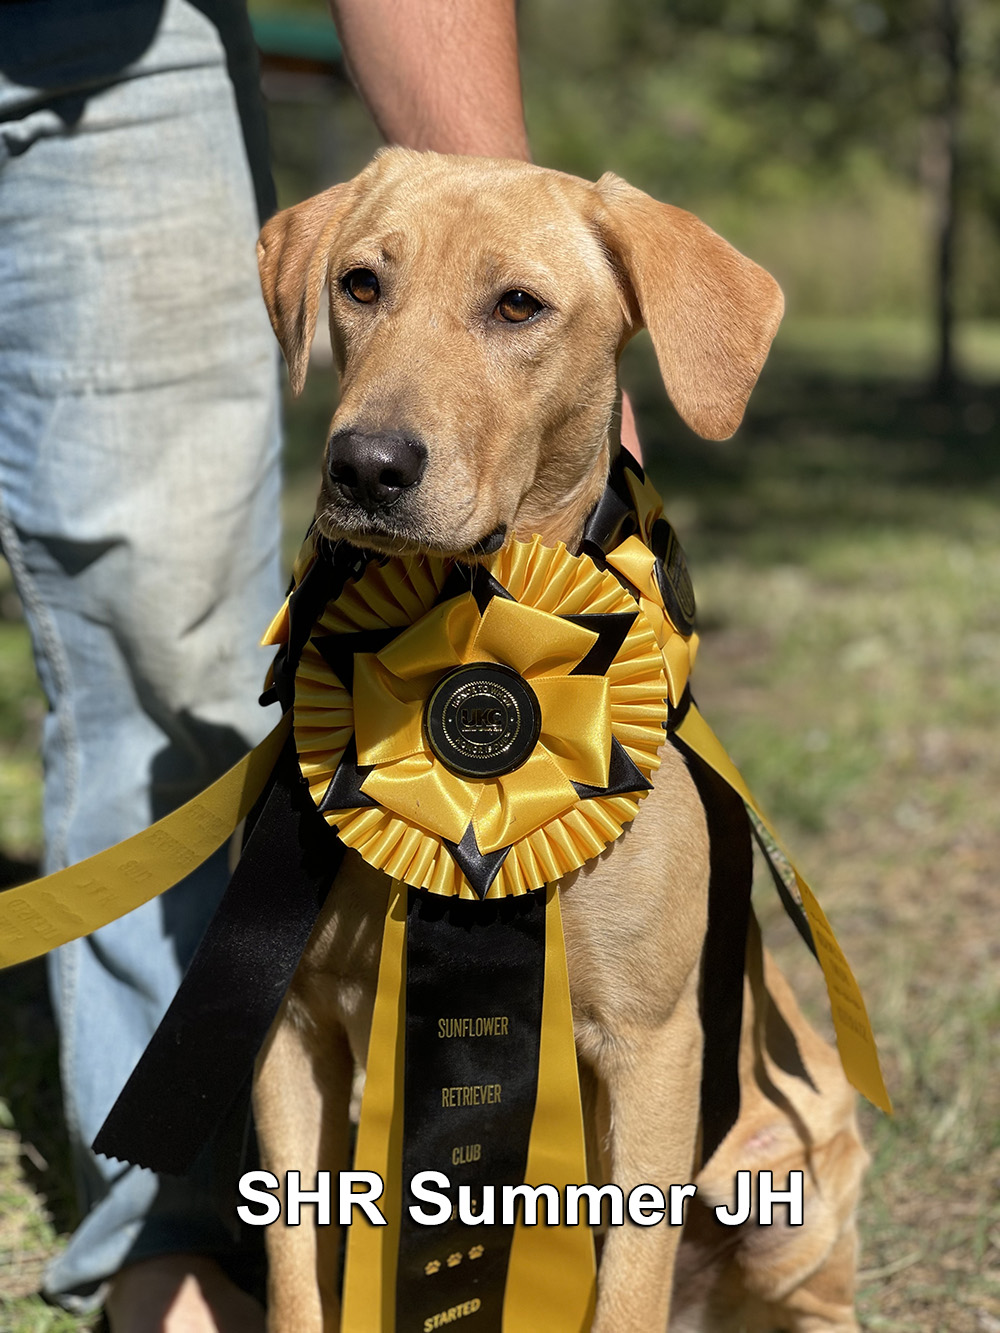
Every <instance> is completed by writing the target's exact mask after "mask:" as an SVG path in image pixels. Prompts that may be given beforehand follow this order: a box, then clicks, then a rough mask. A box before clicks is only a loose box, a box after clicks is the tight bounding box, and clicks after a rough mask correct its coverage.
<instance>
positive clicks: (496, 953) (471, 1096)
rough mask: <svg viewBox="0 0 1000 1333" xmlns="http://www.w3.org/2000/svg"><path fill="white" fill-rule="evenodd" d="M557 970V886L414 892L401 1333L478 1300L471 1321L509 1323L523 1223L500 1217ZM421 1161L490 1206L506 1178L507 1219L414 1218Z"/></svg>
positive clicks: (483, 1329) (513, 1179)
mask: <svg viewBox="0 0 1000 1333" xmlns="http://www.w3.org/2000/svg"><path fill="white" fill-rule="evenodd" d="M544 978H545V890H544V889H537V890H536V891H535V892H534V893H526V894H523V895H519V896H517V897H512V898H500V899H487V900H486V901H484V902H471V901H469V900H468V899H458V898H444V897H441V896H440V895H435V894H430V893H425V892H422V891H420V890H416V889H411V890H410V892H409V896H408V912H407V928H406V1048H405V1049H406V1054H405V1075H404V1094H403V1096H404V1102H403V1107H404V1109H403V1182H404V1189H403V1211H402V1219H401V1227H400V1241H399V1266H398V1269H397V1281H396V1333H423V1330H424V1329H425V1328H426V1327H427V1324H425V1320H430V1319H433V1317H434V1315H435V1314H437V1313H438V1312H440V1311H442V1310H448V1309H451V1308H454V1307H456V1306H461V1305H463V1304H465V1303H466V1302H469V1301H472V1300H474V1299H476V1298H478V1299H479V1301H480V1302H481V1304H480V1306H479V1308H478V1309H477V1310H476V1311H475V1318H474V1319H473V1320H470V1326H472V1325H474V1326H475V1328H476V1330H477V1331H478V1333H501V1323H502V1316H503V1298H504V1286H505V1283H506V1279H507V1266H508V1260H509V1256H510V1246H511V1241H512V1239H513V1235H514V1228H513V1226H506V1227H505V1226H502V1225H501V1224H500V1223H499V1217H500V1187H502V1186H503V1185H520V1184H522V1183H523V1182H524V1172H525V1165H526V1162H527V1157H528V1140H529V1138H530V1136H531V1122H532V1117H533V1115H534V1109H535V1096H536V1093H537V1088H538V1052H539V1043H540V1038H541V1024H542V990H543V985H544ZM476 1090H478V1096H479V1097H480V1098H481V1099H482V1100H480V1101H479V1103H478V1104H476V1101H475V1097H476V1095H477V1092H476ZM419 1171H440V1172H442V1173H443V1174H444V1175H446V1176H447V1177H448V1179H449V1180H450V1182H451V1186H452V1194H451V1197H452V1199H453V1200H455V1201H456V1202H457V1199H458V1188H459V1186H460V1185H469V1186H471V1187H473V1197H474V1198H475V1200H476V1201H477V1204H478V1208H479V1209H480V1210H481V1207H482V1191H481V1187H482V1185H483V1184H484V1183H486V1182H488V1183H489V1184H491V1185H493V1186H495V1187H496V1208H497V1212H496V1217H497V1219H498V1220H497V1222H496V1224H495V1225H493V1226H489V1225H487V1224H485V1223H477V1224H473V1225H467V1224H465V1223H463V1222H462V1221H461V1220H460V1219H458V1218H457V1217H453V1218H452V1220H451V1221H446V1222H444V1223H443V1224H442V1225H440V1226H429V1227H428V1226H421V1225H420V1224H419V1223H416V1222H414V1221H413V1220H412V1219H411V1218H410V1215H409V1212H408V1208H409V1206H410V1204H412V1203H416V1202H417V1201H416V1200H414V1199H413V1198H412V1197H411V1195H410V1193H409V1182H410V1180H411V1179H412V1178H413V1176H414V1175H415V1174H416V1173H417V1172H419ZM422 1206H423V1207H425V1208H426V1207H427V1206H428V1205H426V1204H424V1205H422Z"/></svg>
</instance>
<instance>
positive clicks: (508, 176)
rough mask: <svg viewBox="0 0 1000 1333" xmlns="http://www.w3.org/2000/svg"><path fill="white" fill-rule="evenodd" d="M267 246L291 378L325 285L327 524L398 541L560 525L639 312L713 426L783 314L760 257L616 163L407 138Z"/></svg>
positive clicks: (284, 220) (471, 551)
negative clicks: (419, 144) (332, 384)
mask: <svg viewBox="0 0 1000 1333" xmlns="http://www.w3.org/2000/svg"><path fill="white" fill-rule="evenodd" d="M258 255H259V259H260V269H261V281H262V285H263V289H264V298H265V300H266V302H267V308H268V312H269V314H270V316H271V322H272V324H273V326H274V330H275V333H276V334H277V336H278V340H279V342H280V343H281V347H282V350H283V352H284V354H285V359H286V361H287V362H288V368H289V373H290V377H291V383H292V388H293V390H294V391H295V392H298V391H299V390H300V389H301V387H302V384H303V382H304V380H305V375H306V366H307V362H308V358H309V349H310V345H311V342H312V338H313V334H314V332H315V327H316V319H317V314H318V310H319V303H320V299H321V295H322V292H323V289H324V286H326V285H327V283H328V284H329V292H330V333H331V338H332V340H333V349H334V356H335V358H336V362H337V367H338V369H339V371H340V377H341V398H340V405H339V407H338V408H337V411H336V413H335V415H334V418H333V422H332V424H331V428H330V436H329V440H328V443H327V451H326V459H325V469H324V477H323V485H322V490H321V492H320V502H319V509H318V519H319V524H320V527H321V529H322V530H323V531H324V532H325V533H326V535H327V536H329V537H332V538H346V539H348V540H350V541H352V542H353V543H355V544H357V545H362V546H367V547H369V548H372V549H375V550H380V551H384V552H388V553H392V554H400V553H403V552H406V551H412V550H418V549H419V550H426V551H435V552H438V553H442V554H456V555H463V556H467V557H474V556H475V555H476V554H479V553H484V552H489V551H492V550H496V549H497V548H498V547H499V546H500V545H501V544H502V542H503V541H504V539H505V537H506V536H508V535H518V536H522V537H528V536H530V535H531V533H533V532H539V533H541V534H542V535H543V537H546V538H547V539H553V540H554V539H555V538H563V539H564V540H573V538H574V537H575V535H576V533H577V532H578V531H579V525H580V523H581V522H582V519H583V517H584V516H585V514H586V513H587V511H588V509H589V508H590V506H591V505H592V504H593V502H594V500H595V499H596V497H597V495H598V494H599V493H600V490H601V488H602V486H603V484H604V479H605V473H606V467H607V450H608V438H609V428H610V424H611V414H612V410H613V406H614V402H615V396H616V365H617V359H618V355H619V353H620V352H621V349H622V347H623V346H624V345H625V343H626V342H627V341H628V339H629V338H630V337H631V336H632V335H633V334H634V333H636V332H637V331H638V330H639V329H641V328H642V327H643V326H645V327H646V328H648V329H649V332H650V335H651V337H652V340H653V344H654V346H655V348H656V354H657V357H658V359H659V364H660V370H661V373H662V375H663V380H664V383H665V385H666V388H667V391H668V393H669V395H670V397H671V399H672V401H673V403H674V405H675V407H676V408H677V410H678V412H679V413H680V415H681V416H682V417H683V418H684V420H685V421H686V422H687V423H688V425H689V426H691V427H692V429H693V430H695V431H697V432H698V433H699V434H701V435H703V436H706V437H707V438H709V439H724V438H726V437H727V436H729V435H731V434H732V432H733V431H734V430H735V429H736V427H737V426H738V425H739V423H740V420H741V418H742V416H743V411H744V408H745V406H746V401H747V398H748V397H749V394H750V390H751V389H752V388H753V385H754V383H755V382H756V379H757V376H758V374H759V373H760V369H761V366H762V365H763V363H764V359H765V357H766V356H767V351H768V348H769V346H770V343H771V339H772V338H773V337H774V334H775V331H776V329H777V326H778V322H779V320H780V318H781V312H782V298H781V292H780V290H779V288H778V286H777V284H776V283H775V281H774V279H773V278H771V277H770V276H769V275H768V274H767V273H765V272H764V270H763V269H761V268H759V267H758V266H757V265H756V264H753V263H751V262H750V260H748V259H746V258H744V256H743V255H741V254H739V253H738V251H736V250H734V249H733V248H732V246H730V245H729V244H727V242H725V241H724V240H722V238H721V237H719V236H717V235H716V234H715V232H713V231H711V230H710V229H709V228H708V227H706V226H705V225H704V224H703V223H701V222H699V221H698V219H697V218H695V217H693V216H692V215H691V214H690V213H686V212H684V211H682V210H681V209H677V208H672V207H670V206H669V205H666V204H660V203H657V202H656V201H655V200H653V199H651V198H650V197H649V196H648V195H645V194H643V193H642V192H641V191H639V190H636V189H633V188H632V187H631V186H629V185H626V184H625V182H624V181H622V180H619V179H618V177H616V176H612V175H606V176H603V177H602V178H601V180H599V181H598V182H597V184H596V185H594V184H590V183H589V182H587V181H583V180H579V179H577V178H576V177H573V176H567V175H563V174H562V173H560V172H555V171H548V170H545V169H544V168H541V167H535V166H530V165H527V164H525V163H522V162H508V161H492V160H488V159H482V158H457V157H443V156H440V155H438V154H434V153H415V152H410V151H408V150H405V149H398V148H396V149H388V150H383V151H382V152H381V153H379V154H378V155H377V156H376V158H375V160H374V161H373V162H372V163H371V165H370V166H369V167H368V168H367V169H366V170H365V171H363V172H362V173H361V175H360V176H357V177H355V179H354V180H352V181H348V182H346V183H345V184H343V185H336V186H334V187H333V188H332V189H330V190H327V191H326V192H325V193H324V194H321V195H318V196H316V198H314V199H308V200H306V202H305V203H302V204H298V205H296V207H294V208H289V209H286V210H285V211H284V212H282V213H279V214H277V216H276V217H274V218H272V219H271V221H270V222H269V223H268V224H267V225H266V226H265V228H264V230H263V232H262V233H261V238H260V243H259V246H258Z"/></svg>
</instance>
